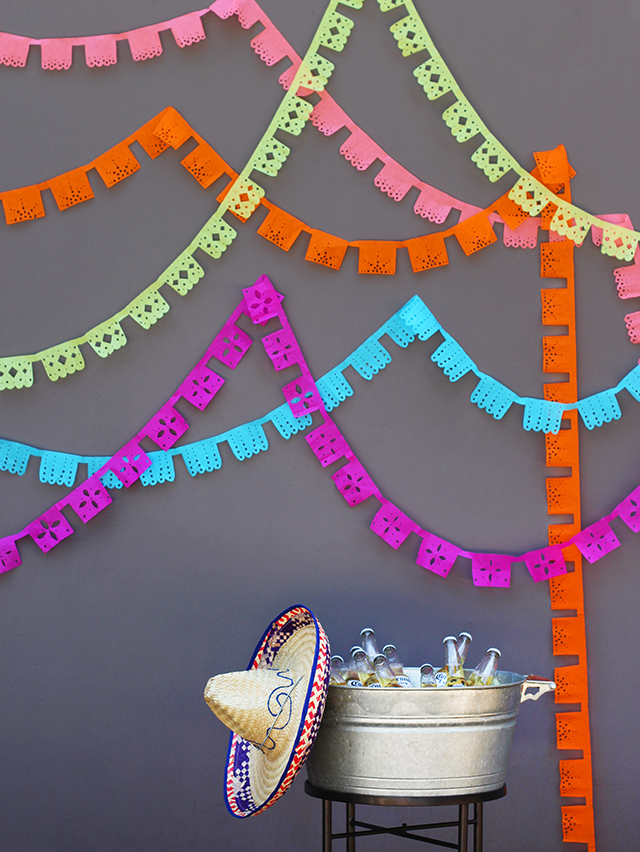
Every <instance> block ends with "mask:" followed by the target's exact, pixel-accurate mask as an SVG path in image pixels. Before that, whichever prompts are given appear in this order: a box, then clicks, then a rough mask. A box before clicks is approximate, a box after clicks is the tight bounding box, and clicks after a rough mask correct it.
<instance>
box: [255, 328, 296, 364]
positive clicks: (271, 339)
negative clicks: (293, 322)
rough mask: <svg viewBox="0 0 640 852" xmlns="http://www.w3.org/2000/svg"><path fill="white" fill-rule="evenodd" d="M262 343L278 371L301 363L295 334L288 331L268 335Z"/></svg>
mask: <svg viewBox="0 0 640 852" xmlns="http://www.w3.org/2000/svg"><path fill="white" fill-rule="evenodd" d="M262 343H263V346H264V348H265V350H266V352H267V355H268V356H269V358H271V360H272V362H273V367H274V369H275V370H276V371H278V370H284V369H286V368H287V367H291V365H292V364H297V363H298V362H299V361H300V358H301V353H300V347H299V346H298V344H297V342H296V339H295V337H294V336H293V334H292V333H291V332H290V331H288V330H287V329H282V331H274V333H273V334H267V335H266V337H263V338H262Z"/></svg>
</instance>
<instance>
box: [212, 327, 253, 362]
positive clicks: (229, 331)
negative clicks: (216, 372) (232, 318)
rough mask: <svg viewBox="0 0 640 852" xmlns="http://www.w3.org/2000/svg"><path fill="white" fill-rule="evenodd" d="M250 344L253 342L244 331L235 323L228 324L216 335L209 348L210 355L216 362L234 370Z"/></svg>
mask: <svg viewBox="0 0 640 852" xmlns="http://www.w3.org/2000/svg"><path fill="white" fill-rule="evenodd" d="M252 343H253V340H252V339H251V338H250V337H249V335H248V334H247V333H246V332H245V331H243V330H242V329H241V328H238V326H237V325H236V324H235V323H233V322H228V323H226V324H225V325H224V326H223V327H222V329H221V331H219V332H218V334H216V336H215V339H214V341H213V344H212V346H211V354H212V355H213V356H214V357H215V358H217V359H218V361H222V363H223V364H225V365H226V366H227V367H230V368H231V369H232V370H235V368H236V367H237V366H238V364H239V363H240V361H242V359H243V358H244V356H245V354H246V352H247V350H248V349H249V347H250V346H251V344H252Z"/></svg>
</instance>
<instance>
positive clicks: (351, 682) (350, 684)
mask: <svg viewBox="0 0 640 852" xmlns="http://www.w3.org/2000/svg"><path fill="white" fill-rule="evenodd" d="M347 683H348V684H349V686H362V684H361V683H360V681H359V680H348V681H347Z"/></svg>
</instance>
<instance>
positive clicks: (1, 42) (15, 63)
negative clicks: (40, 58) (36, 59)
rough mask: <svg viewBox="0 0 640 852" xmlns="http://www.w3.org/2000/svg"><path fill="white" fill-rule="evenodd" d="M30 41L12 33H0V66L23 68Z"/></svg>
mask: <svg viewBox="0 0 640 852" xmlns="http://www.w3.org/2000/svg"><path fill="white" fill-rule="evenodd" d="M29 47H30V40H29V39H28V38H26V37H25V36H18V35H13V33H0V64H2V65H9V66H11V67H12V68H24V66H25V65H26V64H27V56H28V55H29Z"/></svg>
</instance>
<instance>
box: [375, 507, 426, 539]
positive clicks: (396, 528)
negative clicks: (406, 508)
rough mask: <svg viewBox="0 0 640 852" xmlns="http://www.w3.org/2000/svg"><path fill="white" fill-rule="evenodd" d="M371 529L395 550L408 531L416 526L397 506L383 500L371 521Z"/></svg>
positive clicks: (414, 529) (412, 530)
mask: <svg viewBox="0 0 640 852" xmlns="http://www.w3.org/2000/svg"><path fill="white" fill-rule="evenodd" d="M371 529H372V530H373V531H374V533H375V534H376V535H379V536H380V538H381V539H382V540H383V541H386V542H387V544H390V545H391V547H393V549H394V550H397V549H398V548H399V547H400V545H401V544H402V542H403V541H405V539H406V538H407V536H408V535H409V533H410V532H414V531H416V530H417V526H416V524H414V523H413V521H412V520H411V518H409V517H407V515H405V514H404V512H401V511H400V509H398V507H397V506H394V505H393V503H390V502H389V501H388V500H383V502H382V506H381V507H380V508H379V509H378V511H377V512H376V514H375V517H374V519H373V521H372V522H371Z"/></svg>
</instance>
